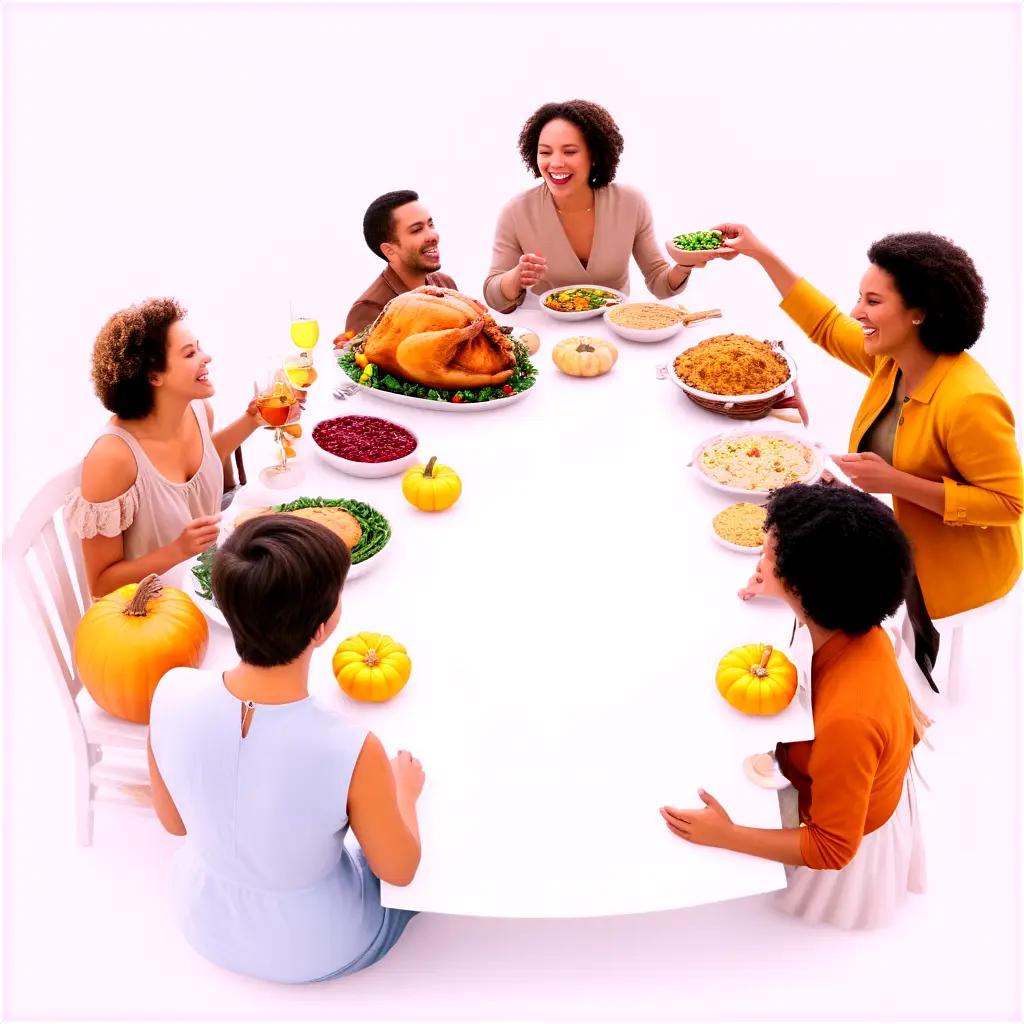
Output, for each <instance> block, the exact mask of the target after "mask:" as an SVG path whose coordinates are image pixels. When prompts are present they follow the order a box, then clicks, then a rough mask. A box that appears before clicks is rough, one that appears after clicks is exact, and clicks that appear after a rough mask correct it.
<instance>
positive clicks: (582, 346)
mask: <svg viewBox="0 0 1024 1024" xmlns="http://www.w3.org/2000/svg"><path fill="white" fill-rule="evenodd" d="M576 351H577V352H594V351H595V349H594V346H593V345H588V344H587V343H586V342H585V341H581V342H580V343H579V344H578V345H577V346H576Z"/></svg>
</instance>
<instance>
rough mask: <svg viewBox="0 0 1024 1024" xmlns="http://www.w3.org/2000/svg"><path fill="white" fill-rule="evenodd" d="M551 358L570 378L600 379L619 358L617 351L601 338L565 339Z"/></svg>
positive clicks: (555, 349)
mask: <svg viewBox="0 0 1024 1024" xmlns="http://www.w3.org/2000/svg"><path fill="white" fill-rule="evenodd" d="M551 358H552V359H553V360H554V361H555V366H557V367H558V368H559V369H560V370H561V371H562V373H567V374H569V376H570V377H600V376H601V374H602V373H607V372H608V371H609V370H610V369H611V368H612V367H613V366H614V365H615V362H616V360H617V359H618V358H619V350H618V349H617V348H616V347H615V346H614V345H613V344H612V343H611V342H610V341H605V340H604V339H603V338H583V337H575V338H566V339H565V340H564V341H560V342H559V343H558V344H557V345H556V346H555V347H554V348H553V349H552V350H551Z"/></svg>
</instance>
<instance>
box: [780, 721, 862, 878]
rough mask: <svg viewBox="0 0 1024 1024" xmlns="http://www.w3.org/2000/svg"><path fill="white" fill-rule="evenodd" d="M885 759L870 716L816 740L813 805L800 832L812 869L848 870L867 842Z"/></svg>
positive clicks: (830, 728) (839, 724)
mask: <svg viewBox="0 0 1024 1024" xmlns="http://www.w3.org/2000/svg"><path fill="white" fill-rule="evenodd" d="M881 756H882V737H881V734H880V733H879V732H878V730H877V728H876V727H875V726H874V725H873V723H872V722H871V721H870V720H868V719H865V718H859V717H858V718H843V719H839V720H837V721H835V722H830V723H829V724H828V725H827V726H826V727H825V728H824V729H823V730H822V731H821V732H820V733H818V734H816V735H815V737H814V742H813V743H812V744H811V757H810V763H809V765H808V774H809V775H810V777H811V806H810V808H809V809H808V815H807V817H808V820H807V821H806V822H805V824H806V826H807V827H806V828H804V829H801V831H800V853H801V855H802V856H803V860H804V863H805V864H806V865H807V866H808V867H809V868H817V869H819V870H821V869H826V870H838V869H839V868H843V867H846V865H847V864H849V863H850V861H851V860H852V859H853V855H854V854H855V853H856V852H857V848H858V847H859V846H860V841H861V839H863V838H864V823H865V821H866V820H867V813H868V803H869V801H870V798H871V787H872V784H873V782H874V779H875V774H876V772H877V770H878V763H879V760H880V759H881Z"/></svg>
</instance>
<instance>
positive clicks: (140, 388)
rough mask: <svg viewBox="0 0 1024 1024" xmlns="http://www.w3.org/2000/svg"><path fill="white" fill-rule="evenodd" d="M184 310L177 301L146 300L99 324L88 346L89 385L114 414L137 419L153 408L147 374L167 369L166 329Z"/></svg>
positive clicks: (180, 317)
mask: <svg viewBox="0 0 1024 1024" xmlns="http://www.w3.org/2000/svg"><path fill="white" fill-rule="evenodd" d="M187 313H188V310H187V309H185V307H184V306H182V305H181V304H180V303H179V302H178V300H177V299H146V301H145V302H140V303H139V304H138V305H137V306H129V307H128V308H127V309H122V310H120V311H119V312H117V313H115V314H114V315H113V316H112V317H111V318H110V319H109V320H108V321H107V322H106V323H105V324H104V325H103V328H102V330H101V331H100V333H99V334H98V335H97V336H96V342H95V344H94V345H93V347H92V384H93V388H94V389H95V391H96V395H97V397H98V398H99V400H100V401H101V402H102V403H103V405H104V406H105V407H106V408H107V409H109V410H110V411H111V412H112V413H114V415H115V416H120V418H121V419H123V420H138V419H142V417H143V416H147V415H149V413H150V412H152V411H153V404H154V401H155V398H154V395H153V385H152V384H150V382H149V375H150V374H151V373H162V372H163V371H164V370H166V369H167V329H168V328H169V327H170V326H171V324H174V323H177V322H178V321H179V320H183V319H184V318H185V316H186V314H187Z"/></svg>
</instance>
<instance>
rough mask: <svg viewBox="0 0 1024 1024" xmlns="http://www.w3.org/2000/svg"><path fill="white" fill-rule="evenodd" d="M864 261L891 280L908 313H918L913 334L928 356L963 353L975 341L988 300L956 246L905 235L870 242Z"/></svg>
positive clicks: (912, 233)
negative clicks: (920, 315)
mask: <svg viewBox="0 0 1024 1024" xmlns="http://www.w3.org/2000/svg"><path fill="white" fill-rule="evenodd" d="M868 259H869V260H871V262H872V263H874V265H875V266H876V267H880V268H881V269H882V270H884V271H886V273H888V274H890V275H891V276H892V279H893V281H894V282H895V284H896V290H897V291H898V292H899V293H900V296H901V298H902V299H903V302H904V305H906V306H907V308H908V309H921V310H923V311H924V314H925V317H924V322H923V323H922V324H921V328H920V332H919V333H920V337H921V343H922V344H923V345H924V347H925V348H927V349H928V350H929V351H930V352H936V353H938V354H942V353H945V352H953V353H955V352H963V351H965V350H966V349H969V348H970V347H971V346H972V345H973V344H974V343H975V342H976V341H977V340H978V338H979V336H980V335H981V331H982V328H983V327H984V326H985V305H986V303H987V302H988V296H987V295H986V294H985V285H984V284H983V282H982V280H981V276H980V275H979V273H978V271H977V269H976V268H975V266H974V261H973V260H972V259H971V257H970V256H968V255H967V253H966V252H964V250H963V249H961V248H960V246H958V245H954V243H953V242H951V241H950V240H949V239H948V238H943V237H942V236H941V235H933V234H930V233H929V232H927V231H910V232H906V233H905V234H898V235H886V236H885V238H883V239H881V240H880V241H878V242H875V243H874V245H872V246H871V248H870V249H868Z"/></svg>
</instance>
